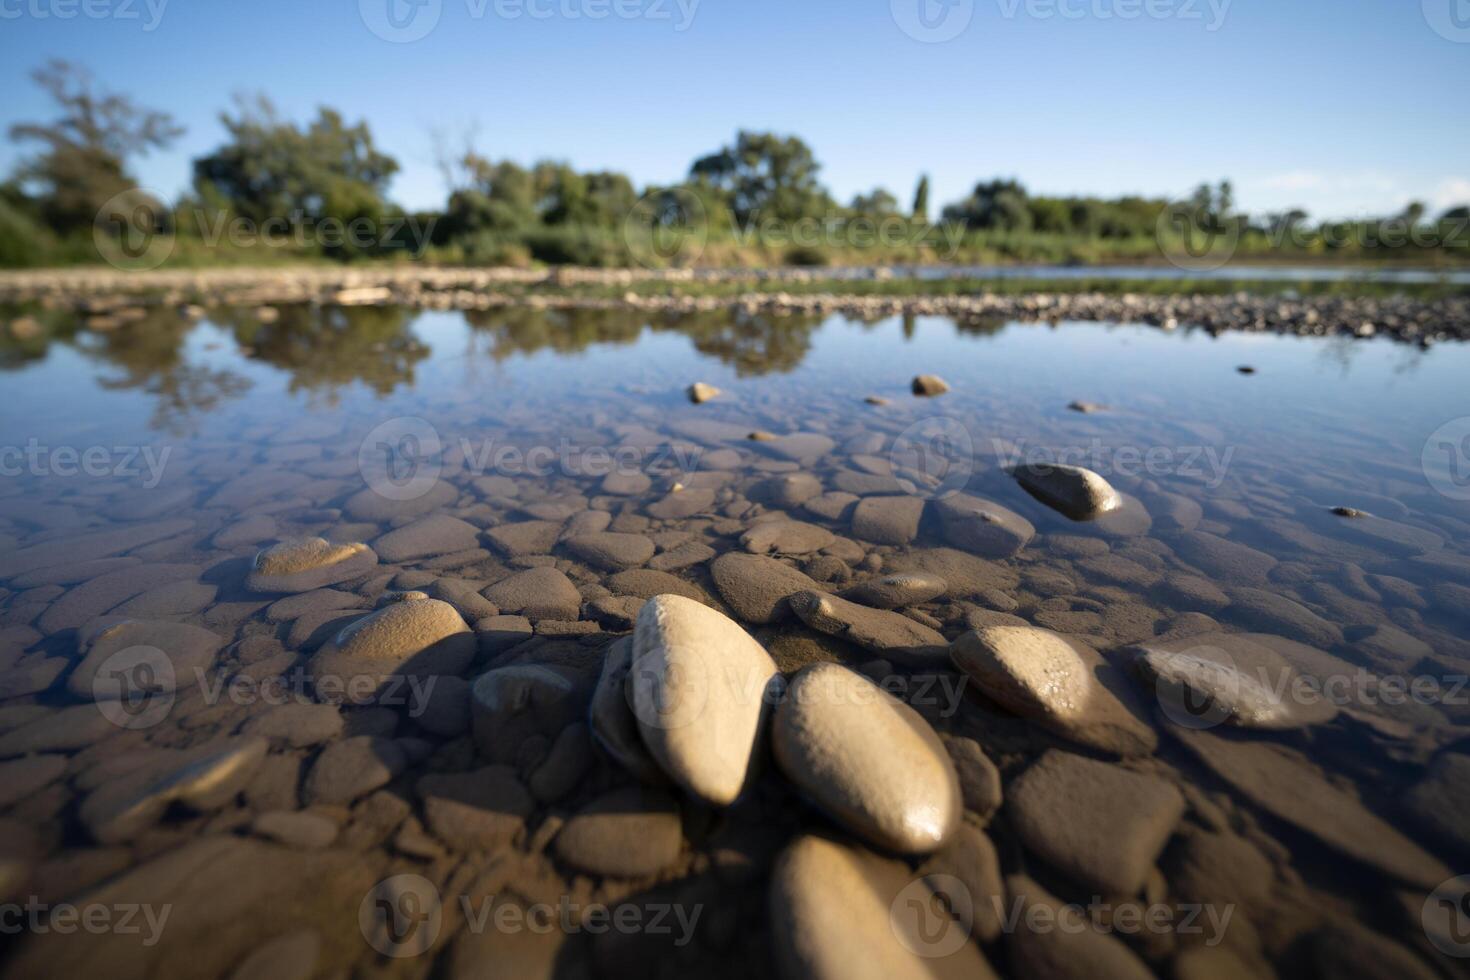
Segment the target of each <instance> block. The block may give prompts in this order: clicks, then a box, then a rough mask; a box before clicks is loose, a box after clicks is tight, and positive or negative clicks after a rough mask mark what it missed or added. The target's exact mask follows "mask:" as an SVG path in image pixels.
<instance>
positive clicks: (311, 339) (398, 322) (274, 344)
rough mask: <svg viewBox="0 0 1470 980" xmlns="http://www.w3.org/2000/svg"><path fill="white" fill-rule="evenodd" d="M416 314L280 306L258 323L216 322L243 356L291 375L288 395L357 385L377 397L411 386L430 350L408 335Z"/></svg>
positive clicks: (332, 395)
mask: <svg viewBox="0 0 1470 980" xmlns="http://www.w3.org/2000/svg"><path fill="white" fill-rule="evenodd" d="M416 315H417V314H416V313H414V312H412V311H409V310H406V309H404V308H402V307H397V306H386V307H377V306H353V307H340V306H332V307H311V306H304V305H303V306H285V307H281V309H280V317H279V318H278V319H277V320H275V321H274V322H271V323H263V322H261V320H260V319H259V317H257V316H256V315H255V314H254V313H253V312H252V311H250V310H231V311H228V312H222V313H221V314H219V315H218V316H216V318H215V319H216V322H218V323H219V324H220V325H221V326H223V327H225V328H226V329H228V330H230V331H231V332H232V333H233V334H234V336H235V341H236V343H238V344H239V345H240V346H241V348H242V349H243V348H248V349H249V350H248V353H247V356H249V357H250V358H252V359H254V360H258V361H264V362H265V363H267V364H270V365H272V366H274V367H277V368H280V369H281V370H283V371H286V372H287V373H289V374H290V375H291V383H290V390H291V391H292V392H297V391H302V390H305V391H307V392H311V393H316V392H323V391H324V392H325V396H326V399H327V401H328V403H329V404H335V403H336V401H337V395H338V392H337V389H338V388H341V387H343V386H345V385H348V384H351V383H352V382H354V381H361V382H362V383H363V384H365V385H367V386H368V387H369V388H371V389H372V390H373V391H375V392H377V393H378V394H379V395H387V394H389V393H391V392H392V391H393V389H394V388H396V387H398V386H399V385H400V384H412V383H413V368H414V365H415V364H417V363H418V362H419V361H422V360H423V359H424V358H426V357H428V356H429V348H428V347H427V346H426V345H425V344H423V343H421V342H420V341H419V340H418V338H416V337H415V336H414V335H413V333H412V332H411V331H410V330H409V327H410V325H411V324H412V322H413V320H414V318H415V316H416Z"/></svg>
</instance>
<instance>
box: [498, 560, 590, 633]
mask: <svg viewBox="0 0 1470 980" xmlns="http://www.w3.org/2000/svg"><path fill="white" fill-rule="evenodd" d="M485 597H486V598H487V599H489V600H490V601H491V602H493V603H495V604H496V605H497V606H498V607H500V610H501V611H502V612H504V613H512V614H516V615H521V616H525V617H527V618H528V619H533V620H536V619H559V620H575V619H576V618H577V613H578V611H579V610H580V609H581V607H582V596H581V594H580V593H578V592H577V587H576V586H575V585H573V584H572V582H571V580H570V579H569V578H567V577H566V575H564V574H563V573H562V572H560V571H558V570H557V569H555V568H532V569H528V570H526V571H524V572H519V573H517V574H515V575H512V576H511V577H510V578H507V579H503V580H502V581H499V582H496V583H495V584H494V585H492V586H490V587H489V588H487V589H485Z"/></svg>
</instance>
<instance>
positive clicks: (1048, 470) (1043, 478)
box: [1012, 463, 1123, 521]
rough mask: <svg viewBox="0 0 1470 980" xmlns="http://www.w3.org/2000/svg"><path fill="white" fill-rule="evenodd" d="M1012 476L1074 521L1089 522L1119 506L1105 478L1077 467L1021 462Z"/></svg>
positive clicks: (1115, 494)
mask: <svg viewBox="0 0 1470 980" xmlns="http://www.w3.org/2000/svg"><path fill="white" fill-rule="evenodd" d="M1012 475H1013V476H1014V477H1015V478H1016V482H1017V483H1019V484H1021V486H1022V487H1023V488H1024V489H1025V490H1026V492H1028V493H1030V494H1031V495H1032V496H1034V497H1035V498H1036V499H1038V500H1040V501H1041V502H1042V503H1044V504H1046V505H1047V506H1048V507H1051V508H1052V509H1054V510H1057V511H1059V512H1061V513H1062V514H1065V515H1066V516H1068V517H1070V518H1072V520H1074V521H1090V520H1093V519H1095V518H1098V517H1101V516H1102V515H1103V514H1106V513H1108V512H1109V511H1113V510H1117V509H1118V508H1119V507H1121V506H1123V498H1122V497H1121V496H1119V494H1118V491H1116V490H1114V489H1113V487H1112V485H1111V484H1109V483H1108V481H1107V480H1105V479H1103V478H1102V477H1101V476H1099V475H1098V474H1096V473H1094V472H1093V471H1092V470H1089V469H1086V468H1084V467H1081V466H1067V465H1064V464H1060V463H1043V464H1025V465H1021V466H1017V467H1016V468H1015V470H1014V471H1013V472H1012Z"/></svg>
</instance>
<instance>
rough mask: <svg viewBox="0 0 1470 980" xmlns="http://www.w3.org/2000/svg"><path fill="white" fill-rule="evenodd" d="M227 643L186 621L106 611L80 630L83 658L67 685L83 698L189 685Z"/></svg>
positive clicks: (120, 696)
mask: <svg viewBox="0 0 1470 980" xmlns="http://www.w3.org/2000/svg"><path fill="white" fill-rule="evenodd" d="M224 642H225V641H224V639H223V638H222V637H220V636H218V635H217V634H215V633H211V632H210V631H209V630H206V629H202V628H200V627H198V626H190V625H188V624H186V623H169V622H157V621H148V620H134V619H116V618H114V617H111V616H104V617H102V618H101V619H97V620H93V621H92V622H91V623H90V624H88V625H87V626H86V627H84V628H83V629H82V630H81V631H80V632H79V634H78V636H77V649H78V652H79V653H80V654H81V655H82V661H81V663H79V664H77V666H76V669H74V670H73V671H72V672H71V675H70V676H69V677H67V679H66V688H67V690H68V691H70V692H71V693H72V694H74V695H75V696H77V697H79V698H86V699H88V700H94V701H119V700H124V701H129V702H130V703H131V702H132V701H133V699H134V698H136V696H137V695H138V694H140V693H141V692H142V691H147V692H149V693H151V694H167V693H169V692H173V691H181V690H187V689H188V688H191V687H194V686H196V685H198V684H200V683H202V682H203V681H204V680H205V675H206V674H207V673H208V672H209V670H210V668H211V667H213V666H214V662H215V658H216V657H217V656H218V654H219V650H220V647H222V646H224Z"/></svg>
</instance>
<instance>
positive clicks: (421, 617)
mask: <svg viewBox="0 0 1470 980" xmlns="http://www.w3.org/2000/svg"><path fill="white" fill-rule="evenodd" d="M476 649H477V646H476V639H475V634H474V633H473V632H472V631H471V630H470V628H469V626H468V625H466V624H465V621H464V619H463V618H462V617H461V616H460V615H459V613H458V612H456V611H455V609H454V607H453V606H451V605H449V604H448V603H446V602H441V601H439V600H438V599H407V600H405V601H401V602H393V603H390V604H388V605H386V606H384V607H383V608H381V609H379V610H377V611H376V612H373V613H370V614H368V615H367V616H364V617H362V618H361V619H358V620H355V621H354V622H352V623H350V624H349V625H347V626H345V627H343V628H342V630H341V631H340V632H338V633H337V635H336V636H334V637H333V638H332V639H331V641H330V642H328V643H327V645H326V646H324V647H323V648H322V649H321V650H320V651H319V652H318V653H317V654H316V655H315V656H314V657H313V658H312V660H311V664H310V670H311V675H312V679H313V681H314V682H315V685H316V689H317V695H318V697H323V698H327V699H330V700H337V699H343V700H346V701H349V702H351V703H353V704H368V703H371V702H372V701H374V700H375V699H376V698H377V697H378V696H379V694H380V693H382V692H385V691H387V690H388V689H389V686H390V685H392V686H393V688H394V689H397V688H399V687H400V682H399V681H398V680H397V679H398V678H427V677H433V676H437V675H444V674H451V675H452V674H461V673H463V672H464V670H465V669H466V668H467V667H468V666H469V664H470V661H471V660H473V659H474V656H475V652H476ZM406 691H407V685H402V690H401V691H400V692H399V693H406Z"/></svg>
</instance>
